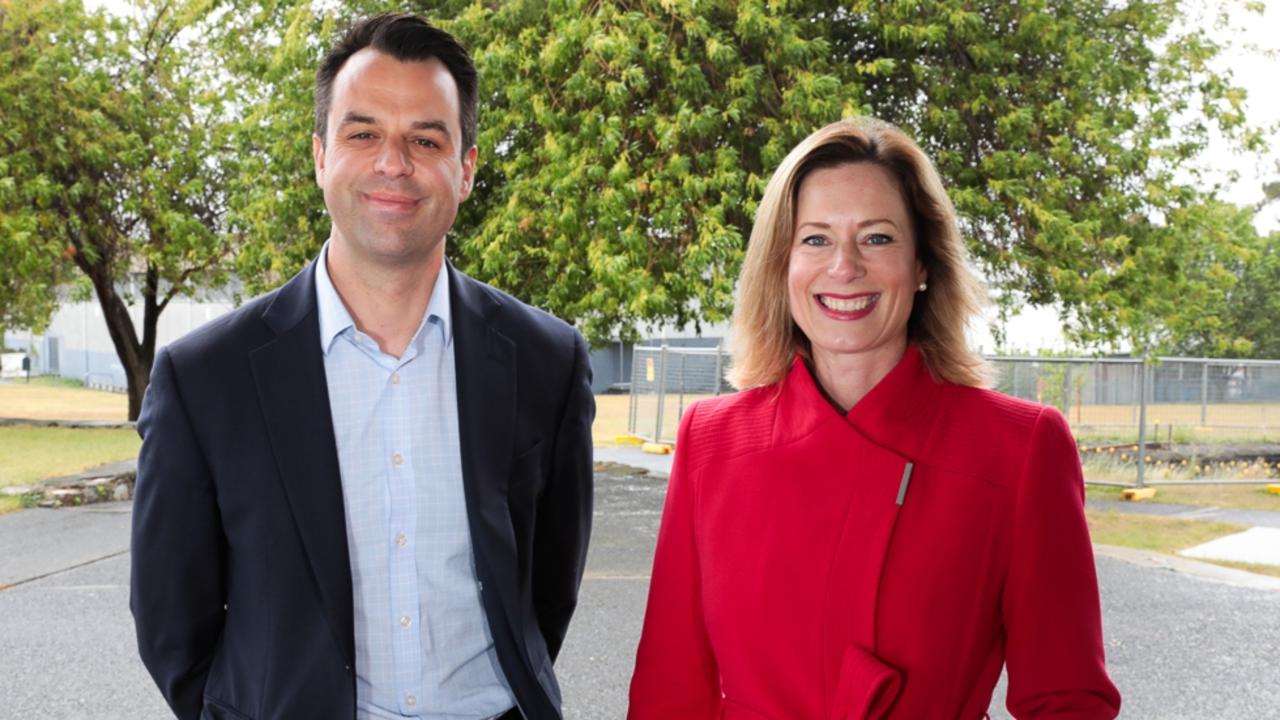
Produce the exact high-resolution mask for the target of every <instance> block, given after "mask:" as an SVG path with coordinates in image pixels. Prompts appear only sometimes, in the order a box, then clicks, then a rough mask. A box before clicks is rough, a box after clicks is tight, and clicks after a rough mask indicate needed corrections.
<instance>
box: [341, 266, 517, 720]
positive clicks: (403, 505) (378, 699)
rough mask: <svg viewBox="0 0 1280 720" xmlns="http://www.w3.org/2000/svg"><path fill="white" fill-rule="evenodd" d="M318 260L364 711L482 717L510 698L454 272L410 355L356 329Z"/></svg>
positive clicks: (361, 716)
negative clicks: (475, 526)
mask: <svg viewBox="0 0 1280 720" xmlns="http://www.w3.org/2000/svg"><path fill="white" fill-rule="evenodd" d="M328 249H329V247H328V245H327V244H326V245H325V247H324V249H323V250H321V252H320V260H319V261H318V262H317V263H316V300H317V303H318V306H319V313H320V317H319V320H320V345H321V350H323V352H324V370H325V377H326V379H327V381H328V386H329V408H330V411H331V413H332V415H333V431H334V436H335V437H336V438H337V443H338V465H339V470H340V472H341V474H342V497H343V501H344V503H345V507H346V518H347V547H348V548H349V552H350V556H351V580H352V586H353V587H352V599H353V606H354V611H355V612H354V615H355V640H356V717H357V719H358V720H365V719H366V718H370V719H372V718H404V717H410V718H429V719H430V720H463V719H465V720H481V719H488V718H493V717H496V716H498V715H501V714H502V713H504V712H506V711H507V710H509V709H510V708H512V707H513V706H514V705H515V700H514V697H513V696H512V694H511V691H510V690H509V689H508V687H507V684H506V681H505V680H504V678H503V674H502V671H501V669H500V668H499V666H498V656H497V653H496V652H495V651H494V648H493V637H492V635H491V634H490V632H489V625H488V622H487V621H486V619H485V615H484V609H483V607H482V606H481V603H480V586H479V582H478V580H477V579H476V571H475V561H474V557H473V555H472V552H471V532H470V529H469V528H468V526H467V507H466V502H465V498H464V496H463V490H462V458H461V454H460V449H459V448H460V445H459V441H458V400H457V395H458V393H457V383H456V379H455V378H456V376H455V372H454V357H453V334H452V330H453V328H452V314H451V313H450V309H449V273H448V271H447V270H445V269H444V268H443V267H442V268H441V270H440V274H439V276H438V277H437V278H436V283H435V289H434V290H433V291H432V293H431V300H430V302H429V304H428V305H427V310H426V313H425V314H424V316H423V318H422V323H421V324H420V325H419V326H418V330H417V332H416V333H415V334H414V337H413V340H412V341H411V342H410V343H409V346H408V348H406V349H405V352H404V356H403V357H400V358H394V357H391V356H390V355H387V354H386V353H384V352H382V350H381V349H379V347H378V343H377V342H376V341H375V340H374V339H373V338H371V337H369V336H368V335H366V334H364V333H362V332H360V331H359V330H357V329H356V327H355V324H354V323H353V321H352V319H351V314H350V313H349V312H348V311H347V308H346V306H345V305H344V304H343V302H342V298H341V297H340V296H339V295H338V292H337V290H336V289H334V286H333V282H332V281H331V280H330V278H329V272H328V267H327V263H328V259H327V258H328Z"/></svg>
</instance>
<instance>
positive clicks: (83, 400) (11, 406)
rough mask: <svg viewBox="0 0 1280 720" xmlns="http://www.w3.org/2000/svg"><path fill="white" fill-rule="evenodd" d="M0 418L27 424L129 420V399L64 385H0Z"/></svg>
mask: <svg viewBox="0 0 1280 720" xmlns="http://www.w3.org/2000/svg"><path fill="white" fill-rule="evenodd" d="M0 417H7V418H26V419H30V420H116V421H124V420H127V419H128V417H129V398H128V396H126V395H123V394H121V393H110V392H103V391H101V390H88V389H85V388H83V387H74V386H70V385H68V384H66V383H61V382H52V381H33V382H31V383H30V384H28V383H23V382H4V383H0Z"/></svg>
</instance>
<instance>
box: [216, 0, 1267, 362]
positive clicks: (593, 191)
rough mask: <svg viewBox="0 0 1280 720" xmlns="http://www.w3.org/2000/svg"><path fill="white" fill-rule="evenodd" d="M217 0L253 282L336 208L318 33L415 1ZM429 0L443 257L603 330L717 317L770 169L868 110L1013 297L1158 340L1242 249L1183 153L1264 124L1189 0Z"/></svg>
mask: <svg viewBox="0 0 1280 720" xmlns="http://www.w3.org/2000/svg"><path fill="white" fill-rule="evenodd" d="M231 4H232V5H234V6H235V7H236V9H235V11H233V12H227V13H225V14H224V15H222V17H221V20H220V33H221V34H220V37H221V38H222V43H223V47H224V50H225V56H226V59H225V63H226V66H227V67H228V68H229V69H231V70H232V71H233V72H234V73H235V74H236V75H237V77H238V78H239V80H238V82H239V86H238V87H239V95H240V97H241V99H242V100H243V101H244V103H245V107H246V108H248V111H247V113H246V115H245V118H244V122H243V124H242V128H241V132H240V135H239V136H238V140H239V147H240V149H241V153H240V158H239V160H238V162H239V163H240V165H239V177H240V178H241V180H242V182H240V183H237V184H233V186H232V187H233V196H232V200H231V201H230V204H231V206H232V207H234V208H235V211H234V213H233V215H232V218H231V220H232V223H233V225H234V226H235V228H236V230H237V232H240V233H243V234H244V236H245V237H247V238H248V239H249V240H250V241H251V242H249V244H248V246H247V248H246V251H245V252H244V253H243V254H242V255H241V258H240V261H241V265H240V267H241V270H242V271H243V272H244V274H245V275H246V277H247V278H249V279H250V283H249V288H250V289H251V290H257V289H262V288H264V287H266V286H268V285H270V284H274V283H276V282H278V281H280V280H282V279H284V278H285V277H287V276H288V275H289V274H290V273H292V272H294V271H296V270H297V269H298V268H299V267H301V265H302V264H303V263H304V262H305V261H306V260H307V259H309V258H310V257H313V256H314V254H315V252H316V251H317V250H318V248H319V245H320V243H322V242H323V240H324V238H325V237H327V234H328V222H327V219H326V218H325V216H324V213H323V210H322V204H321V198H320V194H319V193H318V191H316V189H315V187H314V182H313V181H312V171H311V167H310V163H311V159H310V141H309V138H308V135H309V128H310V126H311V107H310V102H311V95H310V91H311V75H312V73H313V72H314V68H315V66H316V63H317V61H318V59H319V57H320V55H321V54H322V52H323V49H324V46H325V45H327V43H328V39H329V38H331V37H332V33H333V31H334V30H335V28H339V27H342V26H343V25H345V24H346V23H347V22H348V21H349V19H350V18H351V17H353V16H354V15H357V14H364V13H372V12H379V11H385V10H392V9H394V10H402V9H404V8H403V6H402V5H400V4H396V5H394V6H393V5H392V4H391V3H386V2H379V1H373V0H365V1H364V2H351V3H344V4H342V6H341V9H340V10H339V11H338V13H339V14H333V13H329V14H316V13H314V12H313V11H312V10H311V7H312V4H311V3H309V2H290V1H288V0H264V1H259V2H248V1H245V2H238V3H231ZM410 9H412V8H410ZM418 9H419V10H420V11H422V12H424V13H425V14H426V15H427V16H428V17H430V18H431V19H433V20H434V21H436V22H437V23H439V24H441V25H442V26H444V27H445V28H446V29H448V30H450V31H452V32H454V33H455V34H457V35H458V36H459V37H460V38H461V39H462V40H463V41H464V43H466V44H467V45H468V46H469V47H470V48H471V50H472V52H473V54H474V56H475V57H476V59H477V64H478V66H479V69H480V73H481V93H480V98H481V115H480V139H479V145H480V160H481V163H480V167H479V171H478V177H477V184H476V191H475V193H473V195H472V197H471V199H469V200H468V201H467V203H466V204H465V205H464V207H463V210H462V214H461V215H460V216H459V219H458V223H457V225H456V227H455V232H454V235H453V237H452V238H451V251H450V253H451V256H452V257H453V258H454V260H455V262H458V263H459V264H460V265H461V266H462V267H463V268H464V269H465V270H467V271H469V272H471V273H473V274H474V275H476V276H478V277H479V278H481V279H483V280H486V281H488V282H491V283H494V284H495V285H498V286H499V287H503V288H505V289H507V290H510V291H512V292H514V293H515V294H517V295H518V296H520V297H522V298H523V299H525V300H527V301H530V302H533V303H535V304H538V305H541V306H543V307H545V308H547V309H549V310H551V311H552V312H555V313H557V314H559V315H561V316H563V317H566V318H568V319H570V320H573V321H576V322H577V323H578V324H579V326H580V327H582V328H583V329H584V331H586V333H587V334H588V336H589V337H590V338H591V339H592V340H593V341H600V340H603V339H606V338H608V337H610V336H614V335H620V336H622V337H624V338H630V337H634V336H635V334H636V332H637V331H638V330H639V329H640V328H641V327H643V326H646V325H654V324H659V323H675V324H679V325H683V324H686V323H690V322H691V323H694V324H698V323H701V322H715V321H719V320H721V319H723V318H725V317H726V315H727V314H728V313H729V312H730V311H731V309H732V290H733V281H734V278H735V276H736V274H737V270H738V267H739V264H740V261H741V257H742V251H743V248H744V244H745V241H746V237H747V236H748V234H749V232H750V225H751V221H752V217H753V214H754V212H755V206H756V203H757V201H758V198H759V196H760V193H761V190H762V188H763V185H764V183H765V181H766V180H767V178H768V176H769V174H770V173H771V172H772V170H773V168H774V167H775V166H776V165H777V163H778V162H779V160H780V159H781V158H782V156H783V155H784V154H785V153H786V151H787V150H788V149H789V148H790V147H791V146H792V145H793V144H794V143H795V142H796V141H798V140H799V139H800V138H801V137H803V136H804V135H807V134H808V133H809V132H810V131H812V130H813V129H815V128H817V127H819V126H821V125H823V124H825V123H827V122H830V121H832V120H835V119H838V118H840V117H842V116H849V115H856V114H873V115H877V116H879V117H881V118H883V119H886V120H889V121H891V122H894V123H896V124H898V125H900V126H901V127H903V128H904V129H905V130H907V131H908V132H909V133H910V134H912V135H913V136H914V137H916V138H917V139H918V141H919V142H920V143H921V145H922V146H923V147H924V148H925V149H926V151H927V152H928V153H929V154H930V155H931V156H932V157H933V158H935V161H936V163H937V165H938V167H939V170H940V171H941V172H942V174H943V176H944V178H945V179H946V181H947V183H948V186H949V189H950V191H951V193H952V197H953V199H954V201H955V204H956V206H957V208H958V210H959V211H960V213H961V215H962V218H963V227H964V230H965V232H966V236H967V237H968V239H969V243H970V249H971V251H972V254H973V256H974V258H975V260H976V263H977V265H978V266H979V268H980V270H981V271H982V272H983V273H984V275H985V276H986V277H987V278H988V282H989V284H990V285H991V287H992V289H993V290H994V291H995V295H996V297H997V298H998V300H999V302H1000V303H1001V306H1002V307H1003V308H1005V309H1009V308H1013V307H1017V306H1020V305H1022V304H1027V303H1029V304H1033V305H1043V304H1050V303H1055V302H1056V303H1060V304H1061V305H1062V307H1063V308H1064V310H1063V312H1064V319H1066V320H1068V321H1069V323H1070V326H1069V330H1070V331H1071V339H1072V340H1074V341H1076V342H1078V343H1083V344H1086V345H1088V344H1098V343H1105V342H1108V341H1111V340H1115V339H1118V338H1125V339H1128V340H1129V341H1131V342H1133V343H1134V344H1135V345H1136V346H1137V347H1138V348H1139V349H1154V348H1157V347H1161V346H1163V345H1166V344H1167V343H1168V341H1169V339H1170V338H1173V337H1181V336H1182V335H1185V334H1187V333H1191V332H1205V331H1206V330H1208V331H1212V330H1213V328H1211V327H1209V328H1206V326H1205V325H1204V324H1203V323H1201V322H1200V321H1199V320H1197V319H1196V318H1195V317H1192V316H1191V315H1190V314H1189V313H1188V307H1187V304H1186V303H1185V300H1186V299H1187V298H1189V297H1191V298H1196V299H1197V300H1198V301H1201V300H1202V301H1206V302H1208V301H1216V300H1217V299H1220V298H1221V297H1222V296H1223V295H1224V293H1225V292H1226V290H1227V289H1228V288H1229V287H1230V285H1231V281H1232V278H1230V277H1227V276H1225V275H1224V274H1223V273H1221V272H1219V271H1218V270H1217V269H1216V267H1217V264H1223V267H1226V266H1227V264H1229V262H1228V261H1229V260H1230V258H1232V257H1235V256H1237V255H1238V254H1239V253H1240V252H1242V251H1241V249H1240V247H1239V246H1240V240H1239V238H1237V237H1235V236H1229V235H1226V234H1225V233H1212V234H1209V235H1206V234H1205V233H1204V232H1202V230H1203V227H1204V226H1203V222H1202V220H1203V217H1202V216H1203V214H1204V212H1206V211H1205V210H1204V208H1205V207H1206V204H1207V203H1208V204H1209V205H1211V204H1212V203H1211V202H1209V201H1211V198H1207V197H1206V196H1205V194H1204V193H1202V192H1199V191H1198V190H1196V189H1195V187H1194V184H1195V183H1196V181H1197V180H1198V175H1196V173H1195V161H1196V158H1197V157H1198V154H1199V152H1200V151H1201V150H1202V149H1203V148H1204V146H1205V144H1206V142H1207V137H1208V133H1209V132H1210V131H1211V129H1213V128H1218V129H1220V130H1221V131H1223V132H1225V133H1226V134H1227V136H1228V137H1229V138H1232V139H1234V140H1235V141H1236V142H1237V144H1238V145H1239V146H1241V147H1244V148H1256V147H1258V146H1259V144H1260V143H1261V142H1262V136H1261V135H1260V133H1259V132H1258V131H1257V130H1256V129H1253V128H1251V127H1250V126H1249V125H1248V124H1247V123H1246V122H1245V117H1244V114H1243V110H1242V107H1243V106H1242V104H1241V103H1242V100H1243V93H1242V91H1240V90H1239V89H1238V88H1235V87H1233V86H1232V85H1231V83H1230V77H1229V75H1226V74H1222V73H1218V72H1215V71H1214V70H1213V69H1212V61H1213V60H1214V58H1215V57H1216V56H1217V55H1218V53H1219V52H1220V50H1221V48H1219V47H1218V46H1216V45H1215V44H1213V43H1212V42H1210V41H1209V40H1208V39H1207V37H1206V36H1205V35H1203V34H1202V33H1201V32H1200V31H1198V30H1192V31H1185V32H1181V31H1180V32H1175V31H1174V30H1173V29H1172V28H1173V27H1174V25H1175V20H1176V19H1177V18H1178V17H1179V13H1180V12H1181V11H1182V9H1183V8H1182V6H1181V5H1180V4H1179V3H1177V2H1170V1H1166V0H1160V1H1154V2H1153V1H1143V0H1130V1H1129V2H1123V3H1114V2H1108V1H1106V0H1081V1H1079V2H1076V1H1073V2H1061V1H1058V2H1055V1H1050V0H1040V1H1039V2H1031V3H1003V2H979V3H974V2H971V1H970V0H936V1H932V2H925V3H920V2H916V1H915V0H910V1H908V0H895V1H892V2H879V1H876V2H871V1H870V0H862V1H860V2H851V3H842V4H835V3H828V2H812V1H811V2H800V1H776V2H763V1H762V0H741V1H737V0H699V1H697V2H695V1H694V0H627V1H624V2H603V3H602V2H585V1H582V0H555V1H553V2H533V1H532V0H513V1H512V2H502V3H495V2H471V3H463V2H449V3H433V4H426V3H423V4H422V6H421V7H420V8H418ZM245 47H250V48H253V49H254V51H253V52H245V51H244V48H245ZM1175 170H1178V171H1179V172H1181V173H1183V175H1182V176H1181V177H1189V178H1190V180H1188V181H1180V180H1178V179H1177V178H1175V176H1174V171H1175ZM1188 183H1191V184H1188ZM1210 324H1211V323H1210ZM1228 342H1229V341H1228Z"/></svg>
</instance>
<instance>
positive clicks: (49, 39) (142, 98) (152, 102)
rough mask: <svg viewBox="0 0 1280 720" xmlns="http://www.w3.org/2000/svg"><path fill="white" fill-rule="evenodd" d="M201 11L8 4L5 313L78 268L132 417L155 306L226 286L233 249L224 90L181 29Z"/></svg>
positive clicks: (33, 305)
mask: <svg viewBox="0 0 1280 720" xmlns="http://www.w3.org/2000/svg"><path fill="white" fill-rule="evenodd" d="M197 10H199V8H192V7H189V6H186V5H184V4H183V3H181V2H177V1H176V0H174V1H169V0H141V1H139V2H137V3H136V4H135V6H134V12H135V16H134V17H133V18H131V19H130V20H129V21H126V20H123V19H120V18H114V17H110V16H107V15H105V14H104V13H102V12H101V11H98V12H86V11H85V9H84V8H83V6H82V5H81V3H80V2H78V0H70V1H62V0H35V1H33V2H16V3H15V2H12V0H0V68H3V72H0V98H3V103H0V128H3V131H2V132H0V158H3V159H2V160H0V251H2V252H3V253H4V255H3V256H4V257H5V258H17V262H16V263H8V264H7V265H8V267H7V268H6V270H5V272H3V273H0V276H3V277H4V280H3V281H0V300H2V301H3V302H4V305H3V310H2V311H0V312H2V313H3V316H2V317H0V319H2V320H3V322H7V323H11V324H18V323H23V324H28V325H33V326H37V327H38V326H40V325H42V324H43V323H44V322H47V319H48V314H49V312H50V311H51V309H52V307H53V305H54V304H55V303H56V297H55V294H54V292H53V288H54V287H55V286H56V284H57V283H59V282H67V281H69V280H71V279H72V278H76V277H79V278H80V279H81V281H82V282H84V283H85V284H87V285H88V287H89V288H91V291H92V294H93V295H94V296H95V297H96V298H97V301H98V303H99V305H100V306H101V307H102V311H103V316H104V318H105V320H106V324H107V330H108V332H109V334H110V336H111V340H112V343H113V344H114V346H115V350H116V354H117V355H118V356H119V359H120V362H121V365H122V366H123V367H124V369H125V375H126V378H127V382H128V391H129V418H130V419H136V418H137V415H138V411H139V409H140V407H141V403H142V396H143V392H144V390H145V389H146V386H147V382H148V379H149V377H150V373H151V365H152V361H153V359H154V357H155V346H156V327H157V321H158V320H159V317H160V314H161V313H162V312H163V311H164V309H165V307H166V306H167V305H168V304H169V302H170V301H171V300H172V299H173V298H174V297H175V296H177V295H179V294H184V293H185V294H190V293H194V292H196V291H197V290H198V289H201V288H207V287H212V286H217V285H219V284H221V283H223V282H225V281H226V278H227V273H228V271H229V270H230V268H231V263H230V261H231V259H232V257H233V250H234V243H232V242H230V241H229V238H228V237H225V236H222V235H220V233H219V231H220V219H221V217H222V215H223V214H224V212H225V211H224V207H223V198H222V197H221V194H220V187H221V184H222V182H223V178H222V172H223V170H222V166H221V165H220V163H219V162H218V159H217V155H218V153H217V149H218V147H219V144H220V143H221V140H220V138H219V136H218V132H219V124H220V122H221V118H220V113H221V105H220V98H219V96H218V95H217V93H215V92H211V91H208V90H205V88H208V87H213V85H212V83H211V82H210V78H209V76H208V75H207V72H208V68H203V67H201V65H200V64H199V62H198V55H194V54H189V53H188V52H187V49H186V45H187V41H186V40H184V35H183V31H184V30H186V29H189V28H190V27H191V26H192V25H193V23H194V22H195V19H196V18H197V17H198V13H197V12H196V11H197ZM135 298H136V299H140V300H141V302H142V307H143V310H142V317H141V327H140V328H139V327H137V326H135V323H134V320H133V318H132V317H131V316H130V313H129V304H130V303H131V302H132V301H133V300H134V299H135Z"/></svg>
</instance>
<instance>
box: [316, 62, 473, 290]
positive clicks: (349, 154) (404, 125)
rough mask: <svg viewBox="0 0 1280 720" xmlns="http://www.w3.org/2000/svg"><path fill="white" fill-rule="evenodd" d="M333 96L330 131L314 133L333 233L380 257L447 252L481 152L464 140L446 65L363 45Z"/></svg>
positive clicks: (363, 254) (385, 261)
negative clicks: (446, 239) (447, 241)
mask: <svg viewBox="0 0 1280 720" xmlns="http://www.w3.org/2000/svg"><path fill="white" fill-rule="evenodd" d="M331 98H332V101H331V103H330V105H329V124H328V129H327V131H326V132H327V134H328V137H326V138H324V142H322V141H321V138H319V137H314V136H313V138H312V150H313V153H314V156H315V163H316V182H317V183H318V184H319V185H320V187H321V189H323V190H324V204H325V207H327V208H328V209H329V216H330V217H331V218H332V219H333V231H332V234H331V241H332V242H333V243H338V244H342V245H344V248H343V249H344V250H345V251H347V252H348V253H350V255H351V256H352V258H353V259H355V260H357V262H369V263H374V264H379V265H401V266H403V265H404V264H405V263H406V262H408V263H412V262H413V261H423V260H425V259H429V258H433V257H441V256H443V252H444V237H445V233H447V232H448V231H449V228H450V227H452V226H453V220H454V218H455V217H456V216H457V214H458V205H459V204H460V203H461V202H462V201H463V200H465V199H466V198H467V195H469V194H470V193H471V177H472V173H473V172H474V171H475V161H476V149H475V148H474V147H472V148H468V149H467V150H466V152H465V153H464V152H463V151H462V148H461V147H460V145H461V143H462V128H461V127H460V125H459V113H458V107H459V106H458V86H457V84H456V83H455V82H454V80H453V76H452V75H450V74H449V70H448V69H447V68H446V67H445V65H444V64H443V63H441V62H440V61H439V60H437V59H435V58H431V59H429V60H427V61H425V62H400V61H399V60H396V59H395V58H393V57H391V56H390V55H385V54H383V53H380V52H378V51H376V50H373V49H370V48H365V49H364V50H361V51H359V52H357V53H355V54H354V55H352V56H351V58H350V59H348V60H347V63H346V64H345V65H344V66H343V67H342V70H340V71H339V72H338V75H337V77H335V78H334V82H333V92H332V95H331Z"/></svg>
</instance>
